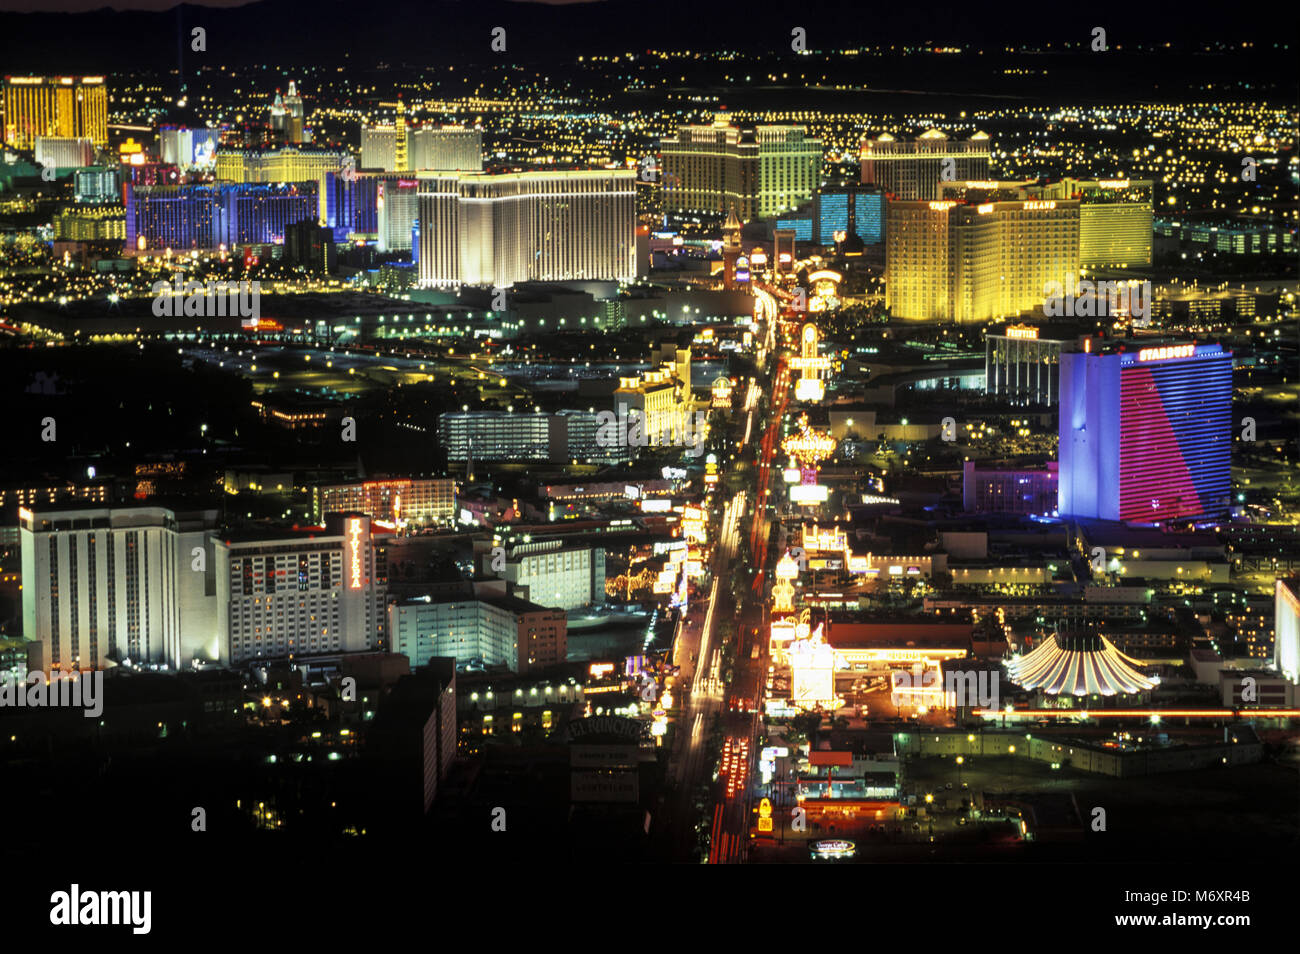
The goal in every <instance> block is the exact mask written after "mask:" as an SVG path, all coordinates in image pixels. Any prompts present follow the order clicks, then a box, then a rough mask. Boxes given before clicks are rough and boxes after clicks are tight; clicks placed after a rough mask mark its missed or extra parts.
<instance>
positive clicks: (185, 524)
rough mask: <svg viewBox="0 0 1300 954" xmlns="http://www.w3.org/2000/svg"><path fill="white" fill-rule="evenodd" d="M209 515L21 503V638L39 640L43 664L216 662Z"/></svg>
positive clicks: (212, 517)
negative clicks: (28, 506)
mask: <svg viewBox="0 0 1300 954" xmlns="http://www.w3.org/2000/svg"><path fill="white" fill-rule="evenodd" d="M215 519H216V512H215V511H206V512H198V513H194V514H184V513H175V512H173V511H171V510H167V509H164V508H162V507H85V506H80V507H79V506H65V507H63V508H60V509H45V510H37V511H35V512H33V511H31V510H28V509H26V508H22V509H20V510H19V511H18V522H19V542H20V545H21V549H22V574H23V575H22V579H23V588H22V608H23V637H24V638H25V639H26V640H27V641H28V642H34V643H39V644H40V645H41V649H42V654H43V657H44V659H43V664H44V666H45V667H47V668H63V669H74V668H81V669H100V668H104V667H105V666H106V665H109V664H110V663H125V662H127V661H128V660H129V661H130V662H131V663H134V664H144V665H150V664H152V665H163V666H170V667H172V668H180V667H182V666H188V665H189V663H190V661H191V660H192V659H195V658H198V659H203V660H207V661H212V660H214V659H215V658H216V644H217V630H216V625H217V621H216V614H215V606H214V604H212V602H211V601H210V600H209V599H208V596H207V594H208V593H209V592H210V588H211V585H212V582H213V580H212V572H211V571H212V566H213V563H212V559H211V557H212V552H211V545H210V541H209V533H208V531H209V529H210V528H211V527H212V526H213V525H214V523H215ZM195 550H198V551H199V552H200V553H202V554H203V557H202V560H201V561H199V558H198V557H197V556H196V554H195ZM196 561H197V565H198V566H199V568H198V569H195V566H196Z"/></svg>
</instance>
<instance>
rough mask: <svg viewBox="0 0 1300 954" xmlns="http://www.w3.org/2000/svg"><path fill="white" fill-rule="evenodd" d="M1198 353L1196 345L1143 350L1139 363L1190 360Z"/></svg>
mask: <svg viewBox="0 0 1300 954" xmlns="http://www.w3.org/2000/svg"><path fill="white" fill-rule="evenodd" d="M1195 353H1196V345H1194V344H1186V345H1165V346H1164V347H1161V348H1143V349H1142V350H1141V351H1139V352H1138V360H1139V361H1165V360H1167V359H1169V358H1190V357H1191V356H1192V355H1193V354H1195Z"/></svg>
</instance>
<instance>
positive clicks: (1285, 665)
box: [1273, 579, 1300, 685]
mask: <svg viewBox="0 0 1300 954" xmlns="http://www.w3.org/2000/svg"><path fill="white" fill-rule="evenodd" d="M1273 664H1274V666H1275V667H1276V668H1277V671H1278V672H1280V673H1281V674H1282V675H1283V676H1284V677H1285V678H1286V679H1288V680H1289V681H1290V682H1291V683H1292V684H1293V685H1300V580H1294V579H1291V580H1278V581H1277V583H1276V596H1275V599H1274V604H1273Z"/></svg>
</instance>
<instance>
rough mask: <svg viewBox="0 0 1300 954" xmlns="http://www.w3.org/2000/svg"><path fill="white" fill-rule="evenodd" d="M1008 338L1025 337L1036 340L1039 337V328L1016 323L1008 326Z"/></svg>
mask: <svg viewBox="0 0 1300 954" xmlns="http://www.w3.org/2000/svg"><path fill="white" fill-rule="evenodd" d="M1006 333H1007V337H1008V338H1024V339H1027V340H1030V341H1032V340H1034V339H1036V338H1037V337H1038V329H1037V328H1034V327H1031V326H1028V325H1014V326H1008V327H1007V332H1006Z"/></svg>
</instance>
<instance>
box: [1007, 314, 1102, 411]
mask: <svg viewBox="0 0 1300 954" xmlns="http://www.w3.org/2000/svg"><path fill="white" fill-rule="evenodd" d="M1079 331H1080V329H1079V328H1078V327H1075V326H1050V325H1028V324H1010V325H1007V326H1006V327H1004V328H1003V329H1002V330H1001V331H990V332H988V333H987V334H986V335H985V339H984V393H985V394H987V395H989V396H990V397H996V398H998V399H1000V400H1003V401H1006V402H1008V403H1010V404H1017V405H1042V406H1045V407H1052V406H1054V405H1056V403H1057V402H1058V400H1059V399H1060V381H1061V355H1062V354H1063V353H1068V352H1071V351H1078V350H1080V345H1079V341H1080V335H1079Z"/></svg>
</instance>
